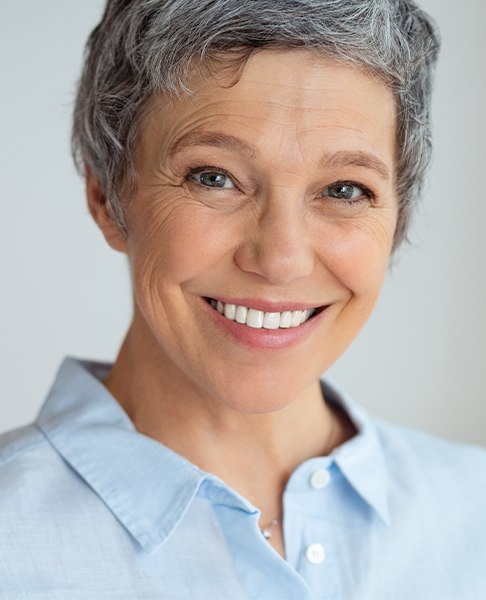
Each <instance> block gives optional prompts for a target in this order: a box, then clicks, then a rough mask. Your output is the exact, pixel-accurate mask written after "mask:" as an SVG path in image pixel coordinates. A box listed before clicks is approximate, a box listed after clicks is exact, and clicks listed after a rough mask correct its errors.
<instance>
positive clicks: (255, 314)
mask: <svg viewBox="0 0 486 600" xmlns="http://www.w3.org/2000/svg"><path fill="white" fill-rule="evenodd" d="M211 306H212V307H213V308H215V309H216V310H217V311H218V312H219V313H221V314H222V315H224V316H225V317H226V318H227V319H229V320H230V321H236V322H237V323H241V324H242V325H248V327H253V328H254V329H262V328H263V329H279V328H281V329H288V328H289V327H298V326H299V325H301V324H302V323H305V322H306V321H307V320H308V319H309V318H310V317H311V316H312V315H313V314H314V313H315V309H314V308H311V309H308V310H287V311H285V312H263V311H262V310H256V309H254V308H248V307H247V306H240V305H238V304H224V303H223V302H221V301H220V300H217V301H216V300H211Z"/></svg>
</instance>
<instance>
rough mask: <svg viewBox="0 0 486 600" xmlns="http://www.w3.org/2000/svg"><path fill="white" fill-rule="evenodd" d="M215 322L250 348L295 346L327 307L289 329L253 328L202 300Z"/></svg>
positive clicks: (309, 332)
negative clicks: (228, 317) (234, 319)
mask: <svg viewBox="0 0 486 600" xmlns="http://www.w3.org/2000/svg"><path fill="white" fill-rule="evenodd" d="M202 301H203V302H204V305H205V306H206V310H208V311H209V313H210V315H211V317H212V318H213V319H214V321H215V323H216V324H217V325H218V326H219V327H221V328H222V329H223V330H224V331H225V332H226V333H228V334H229V335H231V337H233V338H234V339H236V340H237V341H238V342H240V343H242V344H244V345H245V346H249V347H250V348H263V349H267V350H271V349H283V348H290V347H292V346H295V345H297V344H299V343H301V342H303V341H304V340H305V339H307V338H308V337H309V336H310V335H311V334H312V332H313V331H314V330H315V329H316V327H317V326H318V325H319V323H320V321H321V320H322V319H323V317H324V315H325V314H326V313H327V309H328V307H326V308H324V309H323V310H321V311H320V312H319V313H318V314H317V315H314V316H313V317H311V318H310V319H309V320H308V321H306V322H305V323H303V324H302V325H299V326H298V327H290V328H289V329H263V328H261V329H255V328H252V327H248V325H242V324H241V323H237V322H236V321H230V320H229V319H227V318H226V317H225V316H223V315H222V314H220V313H219V312H218V311H217V310H215V309H214V308H213V307H212V306H211V305H210V304H208V302H206V300H202Z"/></svg>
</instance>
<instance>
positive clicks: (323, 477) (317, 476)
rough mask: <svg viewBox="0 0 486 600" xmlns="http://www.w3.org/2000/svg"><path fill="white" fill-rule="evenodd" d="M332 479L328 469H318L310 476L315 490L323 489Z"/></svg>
mask: <svg viewBox="0 0 486 600" xmlns="http://www.w3.org/2000/svg"><path fill="white" fill-rule="evenodd" d="M330 479H331V475H330V474H329V471H328V470H327V469H316V470H315V471H314V472H313V473H312V475H311V476H310V484H311V486H312V487H313V488H314V489H315V490H322V489H323V488H325V487H326V485H327V484H328V483H329V481H330Z"/></svg>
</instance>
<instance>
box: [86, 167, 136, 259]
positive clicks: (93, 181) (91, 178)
mask: <svg viewBox="0 0 486 600" xmlns="http://www.w3.org/2000/svg"><path fill="white" fill-rule="evenodd" d="M85 176H86V196H87V201H88V208H89V212H90V213H91V216H92V217H93V219H94V221H95V223H96V224H97V225H98V227H99V229H100V231H101V233H102V234H103V237H104V238H105V240H106V241H107V243H108V245H109V246H110V247H111V248H113V250H117V251H118V252H123V253H125V254H126V253H127V240H126V236H125V234H124V233H123V232H122V231H120V228H119V227H118V224H117V223H116V221H115V218H114V216H113V211H112V208H111V206H110V203H109V202H108V200H107V198H106V196H105V194H104V192H103V190H102V188H101V185H100V182H99V181H98V179H97V178H96V177H95V175H94V174H93V173H92V171H91V169H90V168H89V167H88V166H87V165H86V166H85Z"/></svg>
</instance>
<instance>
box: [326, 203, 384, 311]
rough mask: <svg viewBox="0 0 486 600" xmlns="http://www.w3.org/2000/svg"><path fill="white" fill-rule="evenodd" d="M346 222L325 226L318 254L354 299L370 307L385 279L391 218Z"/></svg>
mask: <svg viewBox="0 0 486 600" xmlns="http://www.w3.org/2000/svg"><path fill="white" fill-rule="evenodd" d="M387 216H388V217H389V218H384V217H383V218H380V219H376V218H374V219H373V220H371V219H363V220H360V221H352V222H351V221H350V222H348V223H341V224H339V225H335V226H333V227H329V231H328V235H327V236H326V238H325V240H324V242H323V244H322V247H321V252H322V256H323V257H324V260H325V262H326V266H327V268H328V269H329V271H330V272H331V273H332V274H333V276H334V277H335V278H336V279H337V280H338V281H339V283H340V284H341V285H342V286H344V287H345V288H346V289H347V290H349V292H350V294H351V295H352V296H353V297H354V298H355V299H361V300H363V301H365V302H366V303H368V302H370V303H371V304H374V302H375V301H376V299H377V297H378V295H379V292H380V290H381V287H382V284H383V280H384V278H385V275H386V272H387V268H388V264H389V259H390V253H391V248H392V244H393V233H394V230H395V218H394V216H393V215H391V214H390V215H387Z"/></svg>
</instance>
